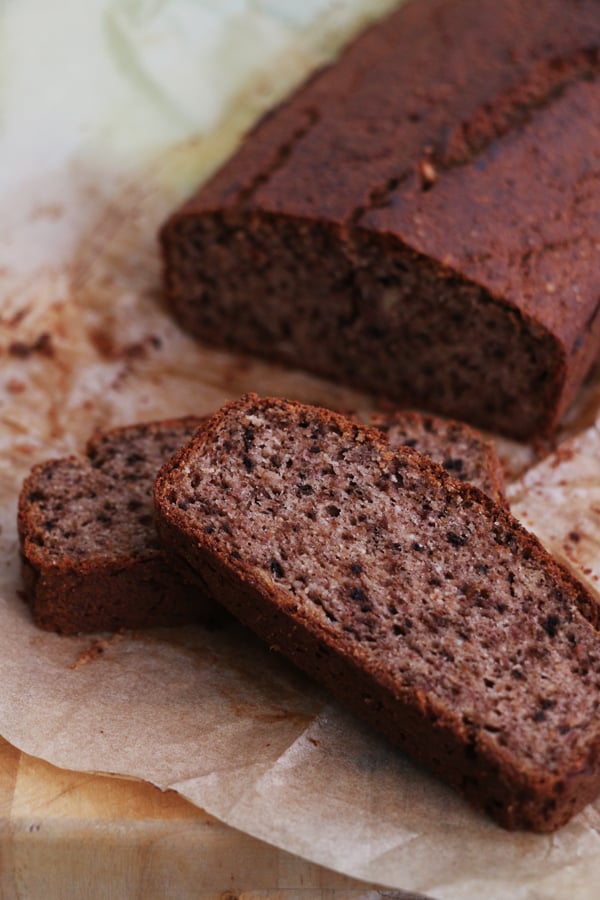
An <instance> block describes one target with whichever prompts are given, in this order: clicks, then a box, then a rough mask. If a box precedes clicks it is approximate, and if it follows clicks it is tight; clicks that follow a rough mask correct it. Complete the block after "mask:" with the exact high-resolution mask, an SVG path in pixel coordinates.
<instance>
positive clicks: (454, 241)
mask: <svg viewBox="0 0 600 900" xmlns="http://www.w3.org/2000/svg"><path fill="white" fill-rule="evenodd" d="M599 48H600V16H599V15H598V4H597V0H578V2H565V0H538V2H536V4H535V14H532V11H531V3H530V0H505V2H503V3H501V4H498V3H497V2H496V0H412V2H408V3H406V4H405V5H403V6H402V7H401V8H400V9H399V10H398V11H397V12H395V13H394V14H392V15H391V16H390V17H388V18H387V19H386V20H385V21H383V22H382V23H381V24H378V25H376V26H375V27H373V28H371V29H369V30H368V31H367V32H366V33H365V34H364V35H363V36H362V37H360V38H359V39H358V40H357V41H356V42H355V43H354V44H353V45H352V46H351V47H349V49H348V50H347V51H346V53H345V54H344V55H343V56H342V58H341V60H340V61H339V62H338V63H337V64H336V65H334V66H332V67H330V68H328V69H325V70H324V71H323V72H321V73H318V74H317V75H316V76H315V77H313V78H312V79H310V80H309V81H308V83H307V84H306V85H305V86H304V87H303V88H302V89H300V90H299V91H298V92H297V93H296V94H295V95H294V96H293V97H292V98H291V99H290V100H289V102H287V103H286V104H284V105H283V106H281V107H280V108H278V109H276V110H275V111H274V112H273V113H271V114H270V115H268V116H266V117H265V118H264V119H263V120H262V121H261V122H260V123H259V125H258V126H257V127H256V128H255V129H254V131H253V132H252V133H251V134H250V135H249V136H248V138H247V139H246V141H245V142H244V143H243V144H242V146H241V148H240V149H239V151H238V152H237V153H236V154H235V155H234V156H233V158H232V159H231V160H230V161H229V162H228V163H227V164H226V165H225V167H224V168H223V169H222V170H221V171H220V172H218V173H217V174H216V175H215V177H214V178H212V179H211V180H210V181H209V182H208V183H207V184H206V185H204V186H203V187H202V188H201V189H200V190H199V192H198V193H197V194H196V196H194V197H193V198H192V199H191V200H190V201H189V202H188V203H187V204H186V205H185V206H184V207H183V208H182V209H180V210H179V211H178V212H177V213H176V214H175V215H174V216H172V217H171V219H170V220H169V221H168V222H167V223H166V225H165V227H164V228H163V230H162V235H161V239H162V248H163V254H164V263H165V287H166V294H167V299H168V303H169V304H170V306H171V308H172V310H173V312H174V314H175V315H176V317H177V318H178V320H179V321H180V323H181V324H182V325H183V327H185V328H186V329H188V330H189V331H191V332H192V333H194V334H195V335H197V336H198V337H200V338H201V339H203V340H205V341H208V342H211V343H218V344H226V345H229V346H232V347H239V348H242V349H243V350H245V351H250V352H253V353H256V354H261V355H263V356H270V357H274V358H276V359H279V360H281V361H284V362H286V363H288V364H290V365H293V366H299V367H301V368H306V369H310V370H312V371H314V372H316V373H319V374H321V375H325V376H326V377H329V378H333V379H335V380H336V381H344V382H347V383H351V384H354V385H358V386H359V387H361V388H363V389H364V388H366V389H369V390H371V391H375V392H376V393H377V394H380V393H382V392H383V393H385V394H387V396H388V397H389V398H390V399H392V400H393V401H394V402H395V403H396V404H399V405H404V406H411V407H416V408H425V409H432V410H435V411H437V412H441V413H443V414H445V415H448V416H452V417H454V418H457V419H460V420H464V421H470V422H473V423H475V424H477V425H481V426H483V427H486V428H488V429H491V430H494V431H499V432H504V433H507V434H510V435H514V436H516V437H520V438H524V437H528V436H530V435H533V434H535V433H538V432H546V431H549V430H550V429H552V427H553V426H554V425H555V423H556V422H557V420H558V418H559V417H560V416H561V414H562V413H563V411H564V410H565V408H566V406H567V404H568V403H569V401H570V400H571V399H572V397H573V396H574V394H575V392H576V391H577V389H578V387H579V385H580V384H581V382H582V380H583V378H584V377H585V374H586V372H587V371H588V369H589V367H590V365H591V363H592V362H593V360H594V358H595V356H596V354H597V352H598V345H599V341H600V315H598V312H599V309H600V304H599V302H598V297H599V296H600V276H599V274H598V273H599V271H600V266H599V251H598V247H599V246H600V225H599V222H598V216H597V209H598V207H599V205H600V178H598V172H599V171H600V81H599V77H598V76H599V72H600V50H599Z"/></svg>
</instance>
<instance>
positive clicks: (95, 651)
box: [69, 631, 123, 669]
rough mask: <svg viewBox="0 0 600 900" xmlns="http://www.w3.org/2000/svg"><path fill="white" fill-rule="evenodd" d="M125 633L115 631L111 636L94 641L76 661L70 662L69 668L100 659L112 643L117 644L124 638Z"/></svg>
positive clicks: (76, 667) (75, 667) (79, 666)
mask: <svg viewBox="0 0 600 900" xmlns="http://www.w3.org/2000/svg"><path fill="white" fill-rule="evenodd" d="M122 638H123V634H122V632H120V631H117V632H115V634H113V635H112V636H111V637H109V638H105V639H98V640H94V641H92V643H91V644H90V646H89V647H88V648H87V649H86V650H82V651H81V653H80V654H79V656H78V657H77V659H76V660H75V662H72V663H70V665H69V669H80V668H81V666H86V665H87V664H88V663H91V662H94V660H96V659H99V658H100V657H101V656H103V655H104V653H105V652H106V651H107V650H108V648H109V647H110V645H111V644H116V643H118V642H119V641H120V640H122Z"/></svg>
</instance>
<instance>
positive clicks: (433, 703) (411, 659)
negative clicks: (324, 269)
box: [155, 396, 600, 831]
mask: <svg viewBox="0 0 600 900" xmlns="http://www.w3.org/2000/svg"><path fill="white" fill-rule="evenodd" d="M155 503H156V509H157V520H156V521H157V529H158V533H159V535H160V537H161V539H162V541H163V544H164V545H165V546H166V547H167V548H168V549H169V550H170V552H171V553H172V555H173V559H174V560H177V559H181V560H182V561H183V563H184V565H185V566H186V567H188V566H191V567H192V568H194V569H195V570H196V571H197V572H198V573H200V575H201V578H202V579H203V581H206V583H207V584H208V585H209V587H210V591H211V592H212V594H213V595H214V596H215V597H218V599H219V600H220V601H221V602H223V603H224V604H225V606H226V607H227V608H228V609H229V610H230V611H231V612H232V613H234V614H235V615H236V616H237V617H239V618H240V619H241V620H242V621H243V622H245V623H246V624H247V625H249V626H250V627H251V628H253V629H254V630H255V631H256V632H257V634H259V635H260V636H261V637H262V638H264V640H266V641H268V642H269V644H270V645H271V646H272V647H273V648H276V649H278V650H280V651H281V652H282V653H284V654H286V655H287V656H288V657H289V658H290V659H291V660H292V661H293V662H295V663H296V664H297V665H298V666H300V667H301V668H302V669H304V670H305V671H306V672H308V673H309V674H310V675H312V676H314V677H316V678H318V679H320V680H321V681H322V682H323V683H324V684H326V685H327V686H328V687H329V688H330V690H331V691H332V693H333V694H335V695H336V696H337V697H338V698H339V699H340V700H341V701H343V702H344V703H346V704H347V705H348V706H349V707H351V708H352V709H354V710H355V711H356V712H357V713H359V714H360V715H362V716H364V717H365V718H366V719H367V720H368V721H369V722H371V723H372V724H373V725H374V726H375V727H377V728H379V729H380V730H381V731H383V732H384V733H385V734H386V735H387V736H388V737H389V738H390V739H391V740H392V741H394V742H396V744H397V745H398V746H399V747H401V748H403V749H404V750H406V751H407V752H408V753H410V754H411V755H412V756H413V757H414V758H416V759H417V760H420V761H422V762H423V763H426V764H427V765H428V766H429V767H430V768H431V769H432V770H433V771H434V772H436V773H437V774H438V775H440V776H442V777H443V778H445V779H447V781H448V782H449V783H450V784H452V785H454V786H455V787H456V788H458V789H459V790H461V791H462V792H463V793H464V794H465V795H466V796H467V797H468V798H469V799H470V800H471V801H472V802H473V803H475V804H477V805H479V806H481V807H483V808H484V809H485V810H487V812H488V813H490V815H492V816H493V817H495V818H496V819H497V821H498V822H500V823H501V824H502V825H504V826H506V827H509V828H527V829H534V830H539V831H550V830H552V829H555V828H557V827H558V826H560V825H562V824H564V823H565V822H566V821H567V820H568V819H569V818H570V817H571V816H572V815H573V813H575V812H576V811H577V810H579V809H580V808H581V807H582V806H583V805H584V804H586V803H587V802H589V801H590V800H591V799H592V798H593V797H595V796H596V795H597V793H598V791H599V790H600V716H599V715H598V712H599V706H600V692H599V690H598V684H599V683H600V642H599V639H598V631H597V625H598V608H597V605H596V603H595V601H594V600H593V599H592V598H591V596H590V595H589V594H588V593H587V591H586V590H585V588H584V587H583V586H582V585H581V584H579V583H578V582H577V581H576V579H575V578H574V577H573V576H572V575H571V574H570V573H569V572H568V571H567V570H566V569H564V568H563V567H562V566H560V565H559V564H557V563H556V562H555V561H554V560H553V559H552V558H551V557H550V556H549V554H548V553H547V552H546V551H545V550H544V549H543V548H542V546H541V545H540V544H539V542H538V541H537V540H536V538H535V537H533V536H532V535H531V534H529V533H528V532H526V531H525V529H523V528H522V527H521V526H520V525H519V524H518V523H517V521H516V520H515V519H514V518H513V517H512V516H510V514H509V513H508V512H507V511H506V510H505V509H503V508H501V507H500V506H498V505H497V504H495V503H494V502H493V501H492V500H490V499H489V498H488V497H487V496H486V495H485V494H483V493H482V492H481V491H479V490H478V489H477V488H474V487H472V486H471V485H468V484H464V483H461V482H459V481H457V480H456V479H453V478H451V477H450V476H449V475H448V474H447V473H446V472H445V470H444V469H443V468H442V467H441V466H439V465H437V464H435V463H433V462H432V461H430V460H428V459H427V458H426V457H425V456H423V455H421V454H418V453H416V452H415V451H414V450H413V449H411V448H409V447H403V448H400V449H398V450H396V451H391V450H390V449H389V446H388V445H387V443H386V442H385V440H382V437H381V435H380V434H379V433H378V432H377V431H376V430H373V429H368V428H364V427H361V426H360V425H358V424H356V423H353V422H351V421H350V420H348V419H345V418H343V417H340V416H337V415H335V414H333V413H329V412H327V411H325V410H319V409H316V408H314V407H305V406H302V405H300V404H296V403H292V402H288V401H283V400H268V399H267V400H265V399H263V400H260V399H258V398H256V397H253V396H249V397H246V398H244V399H242V400H241V401H238V402H236V403H232V404H228V405H226V406H225V407H224V408H223V409H222V411H221V412H220V413H218V414H216V415H215V416H214V417H213V418H212V419H211V421H210V422H209V424H208V425H207V426H206V428H205V429H203V430H201V431H199V432H198V433H197V434H196V435H195V437H194V438H193V439H192V440H191V442H190V443H189V444H187V445H186V446H185V447H184V448H183V449H182V450H181V451H179V452H178V453H177V454H175V456H174V457H173V458H172V460H171V461H170V462H169V463H167V464H166V465H165V466H164V467H163V469H162V470H161V472H160V473H159V476H158V479H157V482H156V488H155Z"/></svg>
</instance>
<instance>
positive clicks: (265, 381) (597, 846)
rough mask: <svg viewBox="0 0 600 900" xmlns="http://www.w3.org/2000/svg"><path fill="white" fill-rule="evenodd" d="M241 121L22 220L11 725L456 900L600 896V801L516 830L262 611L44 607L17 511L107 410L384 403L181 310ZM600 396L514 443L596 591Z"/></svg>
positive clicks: (112, 418)
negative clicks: (184, 219) (75, 628)
mask: <svg viewBox="0 0 600 900" xmlns="http://www.w3.org/2000/svg"><path fill="white" fill-rule="evenodd" d="M236 127H237V126H236ZM235 133H237V132H235V129H234V131H233V132H232V131H231V130H229V131H228V130H227V127H224V128H223V129H222V130H221V132H217V133H215V134H213V135H211V136H210V137H206V138H204V139H201V140H199V141H189V142H183V143H180V144H178V145H177V146H176V147H174V148H172V149H170V150H169V151H166V152H165V153H163V154H162V155H161V156H160V157H159V158H158V159H155V160H153V162H152V164H148V165H146V166H145V168H144V170H143V171H141V172H139V173H138V174H137V175H136V176H135V177H132V176H128V178H126V179H121V181H119V180H118V179H117V180H113V181H110V183H107V181H106V179H105V178H104V179H103V177H102V176H103V174H105V173H103V170H102V167H101V166H99V167H98V168H96V167H95V165H93V164H92V163H91V161H90V158H89V157H86V158H85V159H84V160H81V159H80V160H77V159H75V160H74V161H71V162H70V163H69V164H68V165H67V164H65V165H64V166H63V167H62V169H60V171H57V172H56V173H55V178H54V180H52V182H51V183H50V184H46V185H45V186H44V189H43V190H42V191H41V193H40V195H39V198H38V199H37V200H36V202H35V203H30V204H29V207H28V213H27V216H26V215H25V214H23V216H22V217H21V220H20V221H19V222H18V223H17V225H18V227H17V228H16V230H15V229H14V228H12V227H11V229H9V228H8V225H7V222H8V220H9V219H8V218H6V219H5V221H4V230H2V227H1V224H0V238H2V243H1V244H0V264H1V265H2V268H1V269H0V285H1V287H2V293H3V303H2V307H1V309H0V354H1V357H0V358H1V364H0V451H1V453H0V526H1V531H0V634H1V635H2V639H1V645H2V652H1V654H0V685H1V687H0V733H1V734H2V736H3V737H5V738H6V739H7V740H8V741H10V742H11V743H13V744H14V745H15V746H17V747H18V748H20V749H21V750H23V751H26V752H27V753H29V754H32V755H35V756H39V757H41V758H43V759H46V760H48V761H49V762H52V763H54V764H55V765H58V766H62V767H65V768H69V769H75V770H79V771H89V772H110V773H115V774H121V775H128V776H136V777H139V778H143V779H146V780H147V781H149V782H152V783H153V784H156V785H158V786H160V787H162V788H173V789H174V790H176V791H178V792H180V793H181V794H182V795H183V796H185V797H187V798H188V799H189V800H191V801H192V802H193V803H195V804H197V805H199V806H201V807H203V808H205V809H206V810H207V811H209V812H210V813H212V814H213V815H215V816H217V817H219V818H220V819H222V820H223V821H225V822H227V823H228V824H230V825H232V826H234V827H236V828H238V829H243V830H245V831H247V832H249V833H250V834H252V835H255V836H256V837H259V838H262V839H264V840H266V841H269V842H270V843H272V844H275V845H277V846H280V847H282V848H285V849H286V850H289V851H291V852H294V853H296V854H299V855H301V856H304V857H306V858H307V859H310V860H313V861H315V862H318V863H321V864H323V865H326V866H329V867H331V868H333V869H336V870H339V871H341V872H344V873H345V874H347V875H351V876H354V877H357V878H362V879H365V880H368V881H372V882H376V883H379V884H382V885H385V886H389V887H394V888H398V889H404V890H412V891H420V892H423V893H426V894H429V895H430V896H433V897H438V898H456V900H457V898H465V900H466V898H480V897H482V896H485V897H486V898H490V900H493V898H506V897H508V896H510V897H511V898H528V900H529V898H559V897H561V898H562V897H565V896H569V897H570V898H573V900H574V898H592V897H596V896H597V895H598V888H597V885H598V884H599V883H600V834H599V831H600V803H597V804H596V805H594V806H590V807H588V808H587V809H586V810H585V811H584V812H583V813H581V814H580V815H579V816H578V817H577V818H576V819H575V820H573V821H572V822H571V823H570V824H569V825H568V826H567V827H566V828H564V829H563V830H562V831H560V832H558V833H557V834H555V835H551V836H536V835H528V834H510V833H507V832H504V831H502V830H501V829H499V828H498V827H497V826H495V825H494V824H493V823H492V822H491V821H489V820H488V819H486V818H485V817H484V816H483V815H480V814H479V813H476V812H473V811H472V810H471V809H470V808H469V807H468V806H467V805H466V804H465V803H464V802H463V801H462V800H461V799H460V797H458V796H457V795H456V794H455V793H454V792H452V791H451V790H449V789H448V788H446V787H445V786H444V785H442V784H441V783H439V782H438V781H436V780H435V779H433V778H430V777H429V776H428V775H427V774H426V773H425V772H423V771H422V770H420V769H419V768H418V767H416V766H414V765H413V764H412V763H410V762H409V761H408V760H407V759H405V758H404V757H403V756H402V755H401V754H399V753H398V752H396V751H395V750H393V749H392V748H390V747H389V746H388V745H387V744H386V742H385V741H383V740H382V739H380V738H379V737H378V736H377V735H375V734H373V733H372V732H371V731H369V729H367V728H366V727H365V726H364V725H362V724H361V723H360V722H358V721H357V720H355V719H354V718H352V717H351V716H350V715H348V714H347V713H346V712H344V711H343V710H341V709H340V708H338V707H337V706H336V705H334V704H333V703H332V702H331V700H330V698H329V697H328V696H327V695H326V694H325V692H324V691H322V690H321V689H320V688H319V687H318V686H316V685H315V684H313V683H312V682H310V681H309V680H308V679H307V678H305V677H304V676H303V675H301V674H299V673H298V672H296V671H295V670H294V669H293V668H292V667H291V666H289V665H288V664H287V663H286V662H285V661H283V660H281V659H280V658H278V657H277V656H276V655H275V654H274V653H272V652H270V651H269V650H268V649H266V648H265V647H263V646H262V645H261V644H260V643H259V642H258V641H257V640H256V639H255V638H254V637H253V636H251V635H250V634H248V633H247V632H245V631H244V630H243V629H242V628H241V627H239V626H236V625H228V626H226V627H224V628H221V629H217V630H213V631H207V630H205V629H202V628H200V627H191V626H190V627H186V628H178V629H162V630H156V631H152V632H147V633H143V634H142V633H135V634H133V633H124V634H118V635H112V636H111V635H102V636H95V637H94V636H84V637H60V636H57V635H53V634H46V633H43V632H41V631H39V630H37V629H36V628H35V627H34V626H33V625H32V623H31V621H30V619H29V615H28V612H27V610H26V608H25V606H24V604H23V603H22V601H21V599H20V597H19V594H18V589H19V573H18V548H17V539H16V526H15V508H16V498H17V495H18V491H19V488H20V484H21V481H22V479H23V477H24V475H25V474H26V473H27V471H28V470H29V468H30V466H31V465H32V464H33V463H34V462H36V461H38V460H40V459H44V458H47V457H49V456H58V455H64V454H66V453H71V452H77V451H78V450H80V449H81V448H82V447H83V445H84V443H85V441H86V439H87V437H88V436H89V434H90V433H91V431H92V430H93V428H94V427H109V426H111V425H116V424H122V423H125V422H132V421H136V420H142V419H143V420H148V419H153V418H160V417H162V416H167V415H168V416H173V415H178V414H184V413H197V414H203V413H206V412H210V411H212V410H213V409H216V408H217V407H218V406H219V405H220V404H221V403H222V402H223V401H224V400H226V399H228V398H231V397H234V396H238V395H239V394H240V393H242V392H244V391H246V390H253V391H256V392H258V393H263V394H267V393H269V394H281V395H287V396H290V397H294V398H298V399H301V400H304V401H307V402H320V403H323V404H327V405H330V406H333V407H337V408H355V409H358V408H367V407H368V406H369V404H370V402H371V401H370V398H368V397H365V396H361V395H359V394H356V393H354V392H352V391H349V390H346V389H343V388H340V387H336V386H333V385H330V384H327V383H325V382H321V381H319V380H317V379H314V378H310V377H309V376H306V375H303V374H300V373H294V372H287V371H285V370H283V369H280V368H277V367H275V366H270V365H267V364H265V363H261V362H258V361H254V360H251V359H248V358H244V357H241V356H234V355H231V354H226V353H223V352H220V351H215V350H211V349H208V348H205V347H200V346H198V345H196V344H195V343H194V342H193V341H191V340H190V339H189V338H187V337H186V336H185V335H183V334H182V333H181V332H180V331H179V330H178V328H177V327H176V326H175V325H174V324H173V323H172V322H171V320H170V319H169V317H168V316H167V314H166V312H165V310H164V309H163V308H162V306H161V301H160V297H159V290H158V286H159V264H158V257H157V251H156V243H155V234H156V229H157V227H158V225H159V224H160V222H161V221H162V219H163V218H164V216H165V215H166V214H167V213H168V211H169V210H170V209H171V208H172V207H173V206H174V205H175V204H176V203H177V202H178V200H179V199H180V197H181V195H182V194H183V193H184V192H185V189H186V187H187V186H188V182H191V181H192V180H194V179H195V178H197V177H200V176H201V175H202V174H205V173H206V172H207V171H209V170H210V168H212V167H214V165H215V164H216V162H217V161H218V160H219V159H220V158H222V156H223V155H224V154H225V153H226V152H227V151H228V150H229V149H230V148H231V146H233V143H234V137H232V134H233V135H234V136H235ZM37 193H38V192H37V187H36V196H37ZM40 242H41V243H40ZM40 247H41V248H42V251H43V252H41V251H40ZM599 411H600V391H599V390H598V389H597V388H596V387H594V385H593V384H592V385H591V386H590V387H589V388H588V389H587V391H586V392H585V393H584V394H583V396H582V400H581V403H580V409H579V411H576V412H575V413H574V414H573V416H572V417H571V420H570V422H569V425H568V431H567V432H565V434H564V435H563V438H564V440H563V443H562V444H561V446H559V448H558V449H557V451H556V452H555V453H554V454H551V455H550V456H549V457H548V458H547V459H545V460H543V461H542V462H540V463H538V464H535V452H534V451H533V449H532V448H530V447H521V446H516V445H514V444H511V443H510V442H507V441H503V442H500V445H499V447H500V451H501V453H502V455H503V457H504V459H505V462H506V464H507V469H508V471H509V473H512V476H511V477H512V484H511V485H510V488H509V496H510V498H511V502H512V504H513V507H514V509H515V511H516V512H517V513H518V515H519V516H520V517H521V518H522V519H523V521H524V522H525V523H526V524H527V525H528V526H529V527H531V528H532V529H533V530H535V531H536V532H537V533H538V534H539V535H540V536H541V537H542V539H543V540H544V541H545V542H546V543H547V544H548V546H549V547H550V548H551V549H553V550H554V551H555V552H557V553H559V554H560V555H561V556H562V557H563V558H565V559H566V560H567V561H568V562H569V563H570V564H571V565H572V566H574V568H575V569H576V570H577V571H578V572H579V574H581V575H582V577H584V578H585V579H587V580H588V582H589V583H590V585H591V586H592V587H593V588H596V587H597V586H596V581H597V579H598V578H600V474H599V473H600V464H599V463H598V459H599V458H600V431H599V428H600V426H597V425H596V420H597V419H598V415H599ZM598 421H600V419H598ZM517 475H518V476H519V477H518V478H517V477H516V476H517Z"/></svg>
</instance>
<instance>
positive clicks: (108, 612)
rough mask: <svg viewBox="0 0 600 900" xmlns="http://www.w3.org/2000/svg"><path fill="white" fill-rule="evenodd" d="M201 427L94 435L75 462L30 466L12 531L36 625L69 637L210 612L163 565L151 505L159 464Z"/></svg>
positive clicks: (150, 427) (212, 609) (186, 423)
mask: <svg viewBox="0 0 600 900" xmlns="http://www.w3.org/2000/svg"><path fill="white" fill-rule="evenodd" d="M203 421H204V420H203V419H199V418H195V417H186V418H183V419H173V420H167V421H164V422H153V423H147V424H146V423H145V424H139V425H132V426H126V427H123V428H116V429H113V430H111V431H107V432H104V433H102V432H99V433H97V434H96V435H95V436H94V437H93V438H92V439H91V440H90V441H89V443H88V445H87V455H86V457H85V458H82V459H80V458H77V457H74V456H73V457H67V458H63V459H52V460H48V461H47V462H44V463H41V464H39V465H37V466H35V467H34V468H33V469H32V471H31V473H30V475H29V476H28V478H27V479H26V480H25V482H24V484H23V487H22V490H21V494H20V498H19V511H18V526H19V536H20V541H21V554H22V569H23V582H24V592H25V597H26V600H27V602H28V603H29V605H30V607H31V611H32V614H33V618H34V621H35V622H36V624H37V625H39V626H40V627H41V628H44V629H46V630H50V631H58V632H62V633H63V634H75V633H78V632H90V631H114V630H117V629H119V628H142V627H147V626H152V625H167V624H172V625H176V624H180V623H182V622H190V621H194V620H196V621H202V620H205V621H208V620H210V619H211V618H212V617H213V616H216V609H217V608H216V606H213V604H212V603H211V602H210V601H209V600H208V598H207V597H206V596H205V595H203V594H202V592H201V591H199V590H198V588H197V587H196V586H191V585H190V584H188V583H186V582H185V581H184V580H183V579H182V577H181V576H180V575H179V574H178V573H177V572H176V571H174V570H173V568H172V567H171V565H170V564H169V561H168V559H167V558H166V556H165V554H164V553H163V551H162V549H161V547H160V546H159V543H158V539H157V535H156V530H155V528H154V509H153V503H152V489H153V485H154V478H155V476H156V473H157V472H158V470H159V468H160V467H161V465H162V464H163V463H164V462H166V460H167V459H168V458H169V457H170V456H171V455H172V454H173V453H174V452H175V450H177V449H178V448H179V447H181V445H182V444H184V443H185V441H186V440H188V439H189V438H190V437H191V436H192V435H193V433H194V432H195V431H196V429H197V428H198V427H199V426H200V425H202V423H203Z"/></svg>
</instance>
